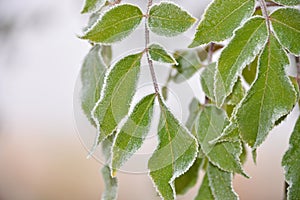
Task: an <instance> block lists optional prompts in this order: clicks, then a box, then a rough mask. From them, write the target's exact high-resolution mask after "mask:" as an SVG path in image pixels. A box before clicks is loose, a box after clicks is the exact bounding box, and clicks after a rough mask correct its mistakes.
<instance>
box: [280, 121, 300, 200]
mask: <svg viewBox="0 0 300 200" xmlns="http://www.w3.org/2000/svg"><path fill="white" fill-rule="evenodd" d="M299 155H300V117H299V118H298V120H297V122H296V125H295V128H294V131H293V133H292V135H291V137H290V146H289V149H288V151H287V152H286V153H285V154H284V156H283V159H282V166H283V167H284V170H285V178H286V181H287V182H288V184H289V187H288V193H287V196H288V198H287V199H288V200H296V199H299V194H300V170H299V167H300V157H299Z"/></svg>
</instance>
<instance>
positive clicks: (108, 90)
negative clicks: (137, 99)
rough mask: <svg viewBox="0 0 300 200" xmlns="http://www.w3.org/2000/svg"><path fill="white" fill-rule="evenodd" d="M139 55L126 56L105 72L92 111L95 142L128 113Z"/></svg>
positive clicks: (137, 72) (111, 129)
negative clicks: (95, 130)
mask: <svg viewBox="0 0 300 200" xmlns="http://www.w3.org/2000/svg"><path fill="white" fill-rule="evenodd" d="M141 57H142V53H138V54H133V55H129V56H126V57H125V58H123V59H121V60H120V61H118V62H117V63H116V64H115V66H114V67H113V68H112V69H111V70H110V71H109V72H108V73H107V75H106V77H105V84H104V87H103V88H102V91H101V94H102V95H101V97H100V99H99V100H98V101H97V103H96V105H95V107H94V109H93V111H92V117H93V120H94V122H95V124H96V125H97V132H98V135H97V138H96V140H97V143H100V142H102V141H103V140H104V139H105V138H106V137H107V136H109V135H111V134H112V133H113V131H115V129H116V127H117V125H118V123H119V122H120V121H121V120H122V119H123V118H124V116H125V115H126V114H127V113H128V110H129V107H130V103H131V100H132V97H133V95H134V93H135V89H136V85H137V80H138V75H139V72H140V61H141Z"/></svg>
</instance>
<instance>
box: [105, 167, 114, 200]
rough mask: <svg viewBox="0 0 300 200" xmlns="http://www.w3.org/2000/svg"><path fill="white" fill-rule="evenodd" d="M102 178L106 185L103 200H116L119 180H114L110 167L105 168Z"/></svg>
mask: <svg viewBox="0 0 300 200" xmlns="http://www.w3.org/2000/svg"><path fill="white" fill-rule="evenodd" d="M101 172H102V177H103V180H104V184H105V190H104V192H103V194H102V197H101V199H102V200H115V199H117V196H118V182H117V178H113V177H111V175H110V169H109V167H108V166H104V167H103V168H102V170H101Z"/></svg>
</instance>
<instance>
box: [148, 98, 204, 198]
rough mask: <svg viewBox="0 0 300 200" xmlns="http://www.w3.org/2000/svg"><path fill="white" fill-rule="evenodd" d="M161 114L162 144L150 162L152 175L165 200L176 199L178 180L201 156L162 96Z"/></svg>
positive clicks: (193, 141)
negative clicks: (176, 181) (175, 183)
mask: <svg viewBox="0 0 300 200" xmlns="http://www.w3.org/2000/svg"><path fill="white" fill-rule="evenodd" d="M159 103H160V107H161V117H160V122H159V128H158V138H159V145H158V147H157V149H156V150H155V152H154V153H153V155H152V156H151V158H150V160H149V162H148V168H149V169H150V177H151V178H152V180H153V182H154V184H155V187H156V188H157V191H158V192H159V194H160V196H161V197H162V198H163V199H168V200H171V199H175V197H176V193H175V186H174V180H175V178H177V177H179V176H180V175H181V174H183V173H185V172H186V171H187V170H188V169H189V168H190V167H191V166H192V164H193V162H194V161H195V159H196V157H197V152H198V144H197V142H196V139H195V138H194V137H193V136H192V135H191V133H190V132H189V131H188V130H187V129H186V128H185V127H184V126H183V125H181V124H180V123H179V121H178V120H177V119H176V118H175V117H174V115H173V114H172V113H171V111H170V110H169V109H168V108H167V107H166V105H165V103H164V102H163V101H162V99H161V97H160V98H159Z"/></svg>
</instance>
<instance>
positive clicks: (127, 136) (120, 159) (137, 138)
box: [112, 94, 156, 174]
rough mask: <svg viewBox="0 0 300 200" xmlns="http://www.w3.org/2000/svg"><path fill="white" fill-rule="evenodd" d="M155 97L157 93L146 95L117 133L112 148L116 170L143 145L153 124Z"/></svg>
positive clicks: (113, 163) (113, 167) (113, 166)
mask: <svg viewBox="0 0 300 200" xmlns="http://www.w3.org/2000/svg"><path fill="white" fill-rule="evenodd" d="M155 97H156V95H155V94H150V95H148V96H146V97H144V98H143V99H142V100H141V101H140V102H139V103H138V104H137V105H136V106H135V108H134V110H133V112H132V113H131V114H130V116H129V118H128V120H127V121H126V123H125V124H124V126H123V127H122V128H121V130H120V132H119V133H118V134H117V136H116V139H115V142H114V145H113V149H112V169H113V170H114V172H115V170H117V169H119V168H120V167H121V166H122V165H123V164H124V163H125V162H126V161H127V160H128V159H129V158H130V157H131V156H132V155H133V154H134V153H135V152H136V151H137V150H138V149H139V148H140V147H141V146H142V144H143V141H144V139H145V137H146V135H147V133H148V131H149V127H150V124H151V118H152V114H153V105H154V100H155ZM114 172H113V174H114Z"/></svg>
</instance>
